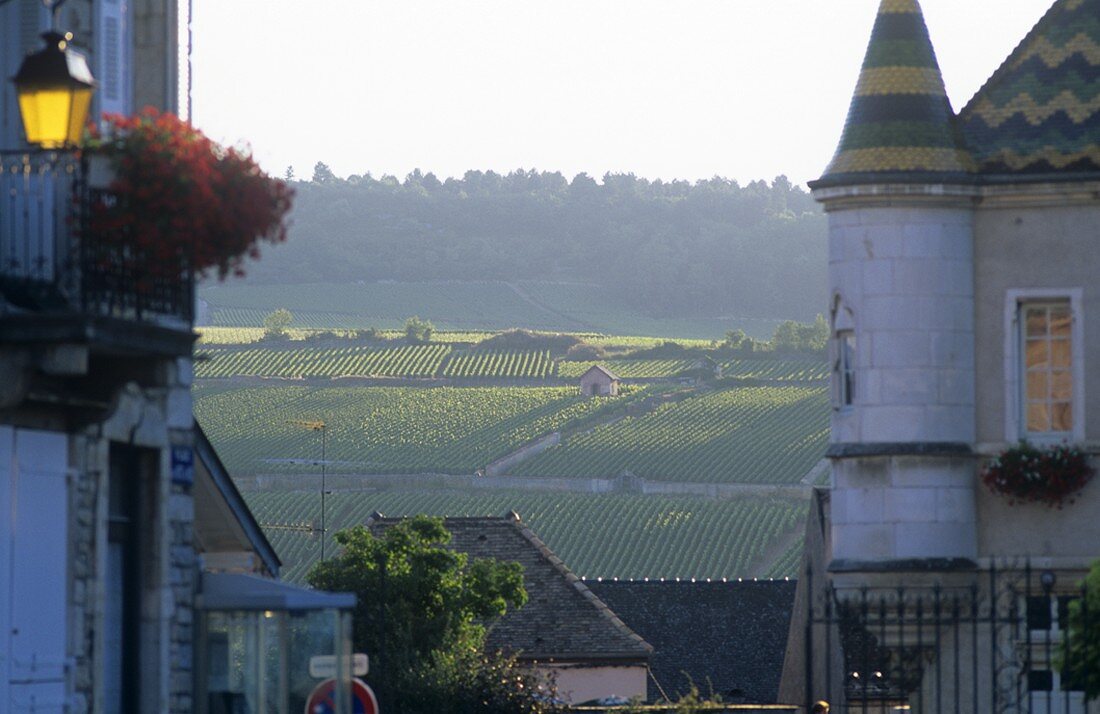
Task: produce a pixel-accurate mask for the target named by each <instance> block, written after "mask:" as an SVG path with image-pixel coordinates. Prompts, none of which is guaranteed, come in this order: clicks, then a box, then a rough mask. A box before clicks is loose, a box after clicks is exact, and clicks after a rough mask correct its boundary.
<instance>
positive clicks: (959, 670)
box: [805, 564, 1100, 714]
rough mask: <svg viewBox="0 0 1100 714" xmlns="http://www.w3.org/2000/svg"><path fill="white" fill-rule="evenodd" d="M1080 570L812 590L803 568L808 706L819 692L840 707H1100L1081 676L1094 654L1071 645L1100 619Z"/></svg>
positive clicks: (1071, 712) (881, 710) (1079, 713)
mask: <svg viewBox="0 0 1100 714" xmlns="http://www.w3.org/2000/svg"><path fill="white" fill-rule="evenodd" d="M1080 575H1081V574H1076V575H1073V576H1072V577H1068V576H1067V575H1066V574H1061V575H1057V574H1055V573H1054V572H1053V571H1036V570H1034V569H1032V568H1031V566H1030V564H1024V565H1023V566H1021V567H1004V566H1002V567H1000V568H997V567H994V568H991V569H989V570H986V571H980V572H972V573H968V574H962V573H949V574H946V577H943V578H942V579H941V580H939V581H938V582H935V583H932V584H928V585H922V584H921V577H920V576H916V577H913V578H910V579H909V580H910V581H909V582H908V583H906V584H903V585H899V586H897V587H892V588H882V587H879V588H870V587H858V588H853V587H849V588H845V587H841V586H838V585H836V584H834V583H833V582H826V583H819V589H818V591H817V592H816V593H815V592H814V590H813V573H812V572H807V574H806V577H807V582H808V590H807V592H808V593H810V594H811V596H810V598H809V600H808V603H809V605H808V612H807V613H806V614H807V620H806V623H807V626H806V630H805V633H806V634H805V636H806V655H807V658H806V707H807V711H810V710H811V709H812V706H813V703H814V702H815V701H816V700H818V699H824V700H826V701H828V702H829V703H830V705H831V710H830V711H831V712H833V713H834V714H835V713H837V712H861V713H867V712H873V713H874V714H885V713H886V712H922V713H923V712H929V713H931V712H935V713H937V714H939V713H941V712H955V713H962V712H968V713H969V712H974V713H977V712H993V713H995V714H1001V713H1002V712H1003V713H1007V712H1012V713H1020V714H1056V713H1063V714H1087V713H1090V712H1096V713H1098V714H1100V701H1095V700H1094V701H1089V700H1088V699H1087V698H1086V696H1085V692H1084V686H1083V683H1082V675H1083V674H1084V673H1085V672H1086V668H1087V667H1088V666H1090V664H1089V663H1088V662H1086V661H1084V660H1079V661H1076V662H1075V661H1074V659H1073V658H1074V657H1075V656H1077V657H1080V652H1079V648H1078V650H1075V648H1073V647H1070V646H1069V645H1070V644H1071V642H1072V639H1071V638H1072V637H1073V636H1074V635H1073V633H1075V632H1081V631H1082V628H1083V629H1084V630H1088V629H1090V628H1092V629H1093V630H1095V628H1096V627H1097V625H1098V624H1100V623H1097V622H1096V619H1097V618H1098V617H1100V613H1096V612H1092V613H1090V612H1089V610H1088V598H1087V595H1088V593H1087V592H1086V591H1085V590H1084V585H1083V581H1081V582H1079V581H1078V580H1079V576H1080ZM1059 578H1060V579H1061V580H1062V581H1064V582H1059ZM1075 603H1076V604H1075ZM1071 612H1072V613H1074V615H1073V617H1074V618H1075V619H1074V625H1075V626H1074V627H1073V628H1071V627H1069V626H1068V623H1069V622H1070V617H1071Z"/></svg>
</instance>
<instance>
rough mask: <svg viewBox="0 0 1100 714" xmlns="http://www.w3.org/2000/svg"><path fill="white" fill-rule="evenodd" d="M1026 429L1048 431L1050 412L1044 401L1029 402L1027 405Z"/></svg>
mask: <svg viewBox="0 0 1100 714" xmlns="http://www.w3.org/2000/svg"><path fill="white" fill-rule="evenodd" d="M1027 430H1028V431H1050V413H1049V412H1048V411H1047V405H1046V403H1045V402H1031V403H1030V404H1028V405H1027Z"/></svg>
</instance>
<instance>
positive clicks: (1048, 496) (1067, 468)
mask: <svg viewBox="0 0 1100 714" xmlns="http://www.w3.org/2000/svg"><path fill="white" fill-rule="evenodd" d="M1094 473H1095V471H1094V469H1093V468H1092V465H1091V464H1090V463H1089V457H1088V454H1086V453H1085V452H1083V451H1081V450H1080V449H1078V448H1077V447H1074V446H1070V445H1068V444H1059V445H1056V446H1050V447H1045V448H1040V447H1037V446H1033V445H1032V444H1029V443H1027V442H1026V441H1021V442H1020V443H1019V444H1017V445H1016V446H1013V447H1012V448H1009V449H1006V450H1005V451H1003V452H1001V454H1000V455H999V456H997V457H996V458H995V459H993V460H992V461H991V462H989V463H988V464H987V465H986V466H985V468H983V469H982V473H981V477H982V481H983V482H984V483H985V485H986V486H988V487H989V489H990V490H991V491H993V492H994V493H999V494H1001V495H1003V496H1007V497H1008V498H1009V501H1010V503H1044V504H1046V505H1048V506H1051V507H1055V508H1062V506H1064V505H1065V504H1066V503H1073V501H1074V500H1075V499H1076V497H1077V493H1078V492H1079V491H1080V490H1081V489H1082V488H1084V487H1085V484H1087V483H1088V482H1089V480H1090V479H1092V477H1093V474H1094Z"/></svg>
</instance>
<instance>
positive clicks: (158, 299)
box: [0, 153, 194, 327]
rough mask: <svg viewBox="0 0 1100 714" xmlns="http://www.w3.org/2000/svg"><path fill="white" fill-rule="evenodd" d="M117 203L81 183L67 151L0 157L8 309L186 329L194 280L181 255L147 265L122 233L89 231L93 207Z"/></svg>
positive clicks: (2, 269)
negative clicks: (158, 324)
mask: <svg viewBox="0 0 1100 714" xmlns="http://www.w3.org/2000/svg"><path fill="white" fill-rule="evenodd" d="M116 200H118V198H117V197H116V196H114V195H112V194H110V193H109V192H108V191H106V190H105V189H104V188H92V187H90V186H89V185H88V181H87V172H86V170H85V167H83V166H82V165H81V161H80V160H79V159H78V158H76V157H75V156H73V155H71V154H62V153H33V154H26V153H18V154H10V153H0V296H2V297H3V299H4V300H5V301H6V302H7V303H8V305H9V306H11V308H14V309H15V310H21V311H26V312H54V313H58V312H61V313H76V314H80V315H86V316H88V317H107V318H117V319H121V320H132V321H140V322H151V323H160V324H163V325H167V326H173V327H189V326H190V324H191V321H192V311H193V309H194V279H193V277H192V273H191V271H190V269H189V267H188V265H187V261H186V260H185V259H184V258H183V257H182V256H180V257H179V258H178V259H177V261H178V262H174V264H173V265H171V266H165V265H163V264H158V265H151V264H150V263H149V261H148V260H146V259H144V258H143V256H142V255H140V254H137V253H135V252H134V251H133V250H132V249H130V248H127V247H125V245H126V241H125V240H122V239H121V238H122V237H121V236H118V235H112V236H107V235H97V234H96V233H95V232H94V231H93V230H91V224H92V223H91V221H90V220H89V219H90V216H91V213H92V210H93V208H94V207H95V206H96V205H97V204H101V205H107V204H110V203H112V202H114V201H116ZM119 230H126V229H125V228H122V229H119Z"/></svg>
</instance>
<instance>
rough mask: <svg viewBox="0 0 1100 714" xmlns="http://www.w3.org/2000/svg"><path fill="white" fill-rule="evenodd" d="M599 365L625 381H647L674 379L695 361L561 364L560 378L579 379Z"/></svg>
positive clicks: (618, 361)
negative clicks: (650, 379) (649, 379)
mask: <svg viewBox="0 0 1100 714" xmlns="http://www.w3.org/2000/svg"><path fill="white" fill-rule="evenodd" d="M597 364H601V365H603V366H605V367H607V368H608V369H610V370H611V371H612V372H614V373H615V375H616V376H617V377H622V378H623V379H646V378H659V377H673V376H675V375H677V374H680V373H681V372H683V371H685V370H688V369H691V366H692V365H693V364H694V360H687V359H632V360H606V361H603V362H559V363H558V376H559V377H562V378H577V377H580V376H581V375H582V374H584V373H585V372H587V371H588V370H589V369H591V368H592V367H593V366H594V365H597Z"/></svg>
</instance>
